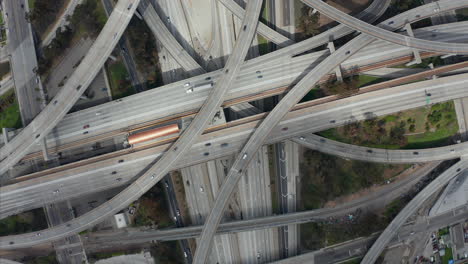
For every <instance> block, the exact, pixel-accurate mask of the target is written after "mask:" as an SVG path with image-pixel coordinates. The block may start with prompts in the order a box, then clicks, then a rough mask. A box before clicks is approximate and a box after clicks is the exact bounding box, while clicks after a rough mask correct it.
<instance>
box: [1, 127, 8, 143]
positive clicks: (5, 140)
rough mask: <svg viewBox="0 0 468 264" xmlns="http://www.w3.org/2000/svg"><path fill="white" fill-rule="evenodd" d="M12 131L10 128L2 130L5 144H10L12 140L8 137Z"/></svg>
mask: <svg viewBox="0 0 468 264" xmlns="http://www.w3.org/2000/svg"><path fill="white" fill-rule="evenodd" d="M9 131H10V128H6V127H4V128H2V134H3V142H5V144H6V143H8V142H10V138H9V137H8V132H9Z"/></svg>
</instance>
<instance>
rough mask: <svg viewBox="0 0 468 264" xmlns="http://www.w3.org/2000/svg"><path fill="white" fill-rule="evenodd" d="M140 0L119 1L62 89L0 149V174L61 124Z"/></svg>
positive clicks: (115, 41)
mask: <svg viewBox="0 0 468 264" xmlns="http://www.w3.org/2000/svg"><path fill="white" fill-rule="evenodd" d="M138 3H139V0H120V1H119V2H118V4H117V5H116V6H115V9H114V11H113V12H112V14H111V16H110V17H109V19H108V20H107V23H106V25H105V26H104V28H103V29H102V31H101V33H100V34H99V36H98V38H97V39H96V41H95V42H94V44H93V46H92V47H91V49H90V50H89V52H88V54H87V55H86V56H85V57H84V58H83V60H82V62H81V63H80V65H79V66H78V67H77V69H76V70H75V71H74V72H73V74H72V75H71V76H70V78H69V79H68V80H67V82H66V83H65V85H64V86H63V87H62V89H61V90H60V92H59V93H58V94H57V95H56V96H55V97H54V98H53V99H52V101H51V103H49V104H48V105H47V107H46V108H44V109H43V110H42V112H41V113H40V114H39V115H37V116H36V117H35V118H34V120H32V121H31V123H30V124H29V125H28V126H26V127H25V128H24V129H23V130H22V131H21V133H20V134H18V135H17V136H16V137H15V138H13V139H12V140H11V141H10V142H9V143H8V144H6V145H4V146H3V147H2V148H1V149H0V160H2V161H1V162H0V175H1V174H3V173H5V172H6V171H7V170H8V169H9V168H10V167H12V166H13V165H14V164H16V163H17V162H18V161H19V160H20V159H21V158H22V157H23V156H24V155H26V154H27V152H28V150H29V149H30V148H31V147H32V146H33V145H34V144H40V143H41V142H42V139H43V138H44V137H45V136H46V135H47V134H48V133H49V132H50V131H51V130H52V129H53V128H54V127H55V126H56V125H57V124H58V122H59V121H60V120H61V119H62V118H63V117H64V116H65V114H66V113H67V112H68V111H69V110H70V109H71V108H72V106H73V105H74V104H75V102H76V101H77V100H78V99H79V98H80V96H81V94H82V93H83V92H84V91H85V90H86V89H87V87H88V85H89V84H90V83H91V81H92V80H93V79H94V77H95V76H96V75H97V73H98V71H99V70H100V69H101V68H102V66H103V65H104V62H105V61H106V59H107V57H108V56H109V54H110V53H111V52H112V50H113V49H114V47H115V45H116V44H117V42H118V40H119V39H120V37H121V35H122V34H123V32H124V30H125V28H126V27H127V24H128V23H129V22H130V19H131V17H132V16H133V13H134V12H135V9H136V8H137V6H138Z"/></svg>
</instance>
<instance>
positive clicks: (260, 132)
mask: <svg viewBox="0 0 468 264" xmlns="http://www.w3.org/2000/svg"><path fill="white" fill-rule="evenodd" d="M452 2H455V1H452ZM447 3H448V2H447ZM450 3H451V2H450ZM458 4H459V5H461V6H463V7H465V6H468V2H466V1H458ZM439 6H440V4H439ZM426 8H427V7H426V6H422V7H419V8H415V9H412V10H410V11H407V12H404V13H402V14H400V15H397V16H396V17H394V18H391V19H389V20H386V21H384V22H382V23H380V24H379V26H383V25H387V24H388V23H389V22H390V21H393V22H392V23H391V26H387V27H388V28H389V29H391V30H395V29H397V28H399V27H402V26H403V25H404V24H406V23H408V21H411V19H408V17H410V16H409V14H410V13H412V12H414V11H417V12H419V13H418V15H419V17H418V18H417V19H420V18H421V17H424V16H425V13H424V9H426ZM454 8H455V7H454ZM452 9H453V8H452ZM439 10H440V9H438V10H437V11H439ZM429 11H433V10H426V12H429ZM372 41H374V38H373V37H371V36H368V35H359V36H358V37H356V38H355V39H353V40H352V41H350V42H348V43H347V44H345V45H344V46H342V47H341V48H340V49H338V50H337V51H336V52H335V53H333V54H331V55H330V56H329V57H327V58H326V59H325V60H323V61H322V62H321V63H320V64H319V65H318V66H317V67H315V68H314V69H312V70H311V71H310V72H309V73H308V74H307V75H306V76H305V77H304V78H302V79H301V80H300V81H299V82H298V84H297V85H295V86H294V87H293V88H292V90H291V91H289V92H288V94H287V95H286V96H285V97H283V99H282V100H281V101H280V102H279V103H278V104H277V105H276V106H275V108H274V109H273V110H272V111H271V112H270V113H269V114H268V116H267V117H266V118H265V119H264V120H263V122H262V123H260V125H259V126H258V127H257V129H256V130H255V132H254V133H253V134H252V136H251V137H250V138H249V140H248V141H247V143H246V144H245V145H244V147H243V148H242V150H241V152H240V153H239V155H238V156H237V158H236V160H235V161H234V163H233V165H232V167H231V169H230V171H229V174H228V176H227V177H226V179H225V181H224V183H223V186H222V187H221V189H220V191H219V193H218V196H217V198H216V201H215V204H214V206H213V208H212V210H211V213H210V215H209V216H208V218H207V220H206V222H205V225H204V228H203V231H202V234H201V236H200V240H199V241H198V245H197V251H196V252H195V257H194V263H204V262H205V261H206V258H207V255H208V253H209V250H210V245H211V242H212V239H213V236H214V234H215V232H216V228H217V226H218V225H219V223H220V221H221V217H222V215H223V211H224V208H225V206H226V204H227V201H228V200H229V197H230V196H231V194H232V192H233V191H234V189H235V187H236V186H237V183H238V181H239V179H240V178H241V177H242V175H243V171H245V169H246V167H247V166H248V164H249V162H250V160H251V158H252V156H253V154H254V153H256V152H257V150H258V149H259V148H260V147H261V146H262V144H263V141H264V140H265V139H266V138H267V137H268V136H269V134H270V132H271V130H272V129H273V127H274V126H275V125H276V124H278V123H279V122H280V121H281V119H282V118H283V117H284V116H285V115H286V114H287V112H288V111H289V110H290V109H291V108H292V107H293V106H294V105H295V104H296V103H297V102H299V101H300V100H301V99H302V98H303V97H304V96H305V95H306V93H307V92H308V91H309V90H310V88H311V87H313V86H314V85H315V84H316V83H317V82H318V81H319V80H320V78H321V77H322V76H324V75H326V74H327V73H329V72H330V71H331V70H333V69H334V68H335V67H336V66H338V65H340V64H341V63H342V62H343V61H344V60H346V59H347V58H349V57H350V56H351V55H352V54H354V53H356V52H357V51H358V50H360V49H362V48H363V47H365V46H366V45H368V44H370V43H371V42H372ZM423 43H425V42H423ZM430 43H431V44H434V45H435V43H433V42H430ZM444 47H445V48H442V47H436V48H441V50H443V49H446V48H447V47H448V46H447V45H445V46H444ZM467 47H468V46H467ZM461 50H463V49H461ZM459 51H460V50H459ZM451 53H453V52H451ZM385 104H386V105H389V103H385ZM343 107H345V106H341V107H339V108H343ZM351 113H353V112H352V111H351ZM335 122H336V121H335Z"/></svg>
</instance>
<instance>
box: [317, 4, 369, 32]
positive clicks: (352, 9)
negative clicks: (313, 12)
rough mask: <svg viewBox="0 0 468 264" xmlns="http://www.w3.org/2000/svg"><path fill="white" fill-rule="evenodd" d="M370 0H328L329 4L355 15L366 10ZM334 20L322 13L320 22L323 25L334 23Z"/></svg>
mask: <svg viewBox="0 0 468 264" xmlns="http://www.w3.org/2000/svg"><path fill="white" fill-rule="evenodd" d="M370 2H371V1H370V0H328V1H327V4H329V5H331V6H333V7H335V8H336V9H338V10H341V11H343V12H345V13H346V14H351V15H355V14H357V13H359V12H361V11H362V10H364V9H365V8H366V7H367V6H368V5H369V3H370ZM333 22H334V20H332V19H330V18H328V17H327V16H325V15H320V19H319V24H320V26H321V27H323V26H327V25H328V24H330V23H333Z"/></svg>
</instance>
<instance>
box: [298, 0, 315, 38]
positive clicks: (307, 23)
mask: <svg viewBox="0 0 468 264" xmlns="http://www.w3.org/2000/svg"><path fill="white" fill-rule="evenodd" d="M299 10H300V14H299V16H298V18H297V21H296V31H297V37H298V39H300V40H303V39H307V38H310V37H312V36H315V35H317V34H319V33H320V24H319V19H320V13H319V12H316V13H313V9H312V8H310V7H309V6H307V5H304V4H302V5H301V6H300V9H299Z"/></svg>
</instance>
